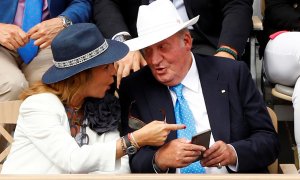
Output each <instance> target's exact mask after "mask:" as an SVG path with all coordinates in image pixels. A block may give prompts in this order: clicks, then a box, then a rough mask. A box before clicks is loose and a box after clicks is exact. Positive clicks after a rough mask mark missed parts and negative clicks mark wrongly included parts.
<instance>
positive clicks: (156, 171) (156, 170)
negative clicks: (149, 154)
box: [152, 153, 169, 174]
mask: <svg viewBox="0 0 300 180" xmlns="http://www.w3.org/2000/svg"><path fill="white" fill-rule="evenodd" d="M155 156H156V153H155V154H154V155H153V158H152V167H153V170H154V172H155V173H156V174H161V173H165V174H167V173H169V168H168V169H167V170H166V171H163V170H161V169H160V168H159V167H158V166H157V165H156V163H155Z"/></svg>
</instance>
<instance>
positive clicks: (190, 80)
mask: <svg viewBox="0 0 300 180" xmlns="http://www.w3.org/2000/svg"><path fill="white" fill-rule="evenodd" d="M191 55H192V65H191V68H190V69H189V71H188V73H187V74H186V76H185V77H184V79H183V80H182V81H181V84H183V85H184V86H185V87H186V88H188V89H190V90H192V91H194V92H199V87H200V79H199V73H198V69H197V67H196V61H195V57H194V55H193V53H191Z"/></svg>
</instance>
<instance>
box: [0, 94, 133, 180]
mask: <svg viewBox="0 0 300 180" xmlns="http://www.w3.org/2000/svg"><path fill="white" fill-rule="evenodd" d="M87 134H88V135H89V145H84V146H82V147H79V146H78V144H77V143H76V141H75V140H74V138H73V137H72V136H71V135H70V126H69V121H68V118H67V114H66V112H65V108H64V106H63V104H62V103H61V101H60V100H59V99H58V97H57V96H55V95H54V94H51V93H41V94H36V95H33V96H30V97H28V98H27V99H26V100H25V101H24V102H23V103H22V105H21V107H20V114H19V117H18V121H17V126H16V130H15V133H14V142H13V144H12V148H11V151H10V153H9V155H8V157H7V160H6V161H5V162H4V164H3V168H2V171H1V173H2V174H61V173H65V174H67V173H92V172H97V173H128V172H130V169H129V164H128V156H124V157H123V158H121V159H120V160H115V158H116V140H117V139H118V138H119V137H120V136H119V132H118V131H117V130H115V131H111V132H107V133H104V134H102V135H101V136H99V135H97V134H96V133H95V132H94V131H92V130H91V129H89V128H87Z"/></svg>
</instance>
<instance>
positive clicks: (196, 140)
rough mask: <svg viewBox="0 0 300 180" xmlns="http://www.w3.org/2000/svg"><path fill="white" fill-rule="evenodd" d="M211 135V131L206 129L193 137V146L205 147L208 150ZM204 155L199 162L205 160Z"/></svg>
mask: <svg viewBox="0 0 300 180" xmlns="http://www.w3.org/2000/svg"><path fill="white" fill-rule="evenodd" d="M210 134H211V130H210V129H206V130H204V131H202V132H200V133H198V134H196V135H194V136H193V137H192V144H197V145H201V146H204V147H205V148H206V149H208V148H209V142H210ZM202 154H203V153H202ZM202 154H201V156H200V157H199V159H198V160H200V159H202V158H203V157H202Z"/></svg>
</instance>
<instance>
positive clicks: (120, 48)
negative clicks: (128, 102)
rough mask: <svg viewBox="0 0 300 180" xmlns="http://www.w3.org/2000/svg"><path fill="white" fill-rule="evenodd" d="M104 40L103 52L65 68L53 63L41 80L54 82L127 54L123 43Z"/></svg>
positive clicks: (111, 61)
mask: <svg viewBox="0 0 300 180" xmlns="http://www.w3.org/2000/svg"><path fill="white" fill-rule="evenodd" d="M106 41H107V43H108V48H107V49H106V50H105V51H104V52H103V53H101V54H99V55H98V56H96V57H94V58H92V59H90V60H88V61H86V62H83V63H81V64H78V65H75V66H71V67H67V68H57V67H56V66H54V65H53V66H52V67H50V68H49V69H48V70H47V71H46V72H45V74H44V75H43V77H42V82H43V83H45V84H52V83H56V82H59V81H62V80H65V79H67V78H69V77H71V76H73V75H75V74H78V73H79V72H82V71H84V70H87V69H90V68H93V67H97V66H100V65H104V64H110V63H113V62H116V61H118V60H120V59H122V58H123V57H125V56H126V55H127V53H128V51H129V49H128V46H126V45H125V44H124V43H121V42H118V41H113V40H109V39H106Z"/></svg>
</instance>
